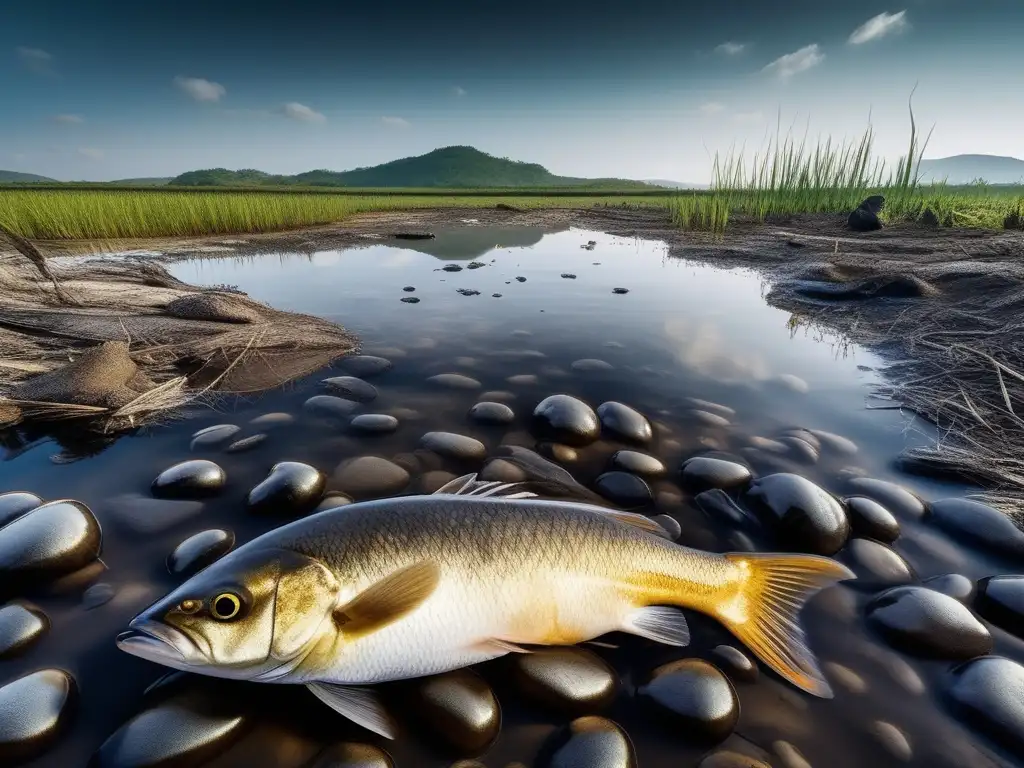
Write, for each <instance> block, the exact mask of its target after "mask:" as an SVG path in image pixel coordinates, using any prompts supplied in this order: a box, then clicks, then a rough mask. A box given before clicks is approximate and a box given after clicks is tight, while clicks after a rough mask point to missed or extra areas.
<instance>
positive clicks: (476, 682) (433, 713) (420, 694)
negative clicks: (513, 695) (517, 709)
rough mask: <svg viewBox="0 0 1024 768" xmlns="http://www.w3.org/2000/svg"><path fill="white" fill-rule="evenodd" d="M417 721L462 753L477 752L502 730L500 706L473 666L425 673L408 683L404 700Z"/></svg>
mask: <svg viewBox="0 0 1024 768" xmlns="http://www.w3.org/2000/svg"><path fill="white" fill-rule="evenodd" d="M405 703H406V704H407V705H408V706H409V708H410V711H412V712H415V713H416V724H417V726H418V727H419V728H420V729H421V730H423V731H424V735H427V736H429V737H430V738H431V740H433V741H437V742H440V743H441V744H442V745H443V746H444V747H446V748H447V749H449V750H451V751H454V752H455V753H457V754H459V755H466V756H473V755H478V754H480V753H481V752H483V751H484V750H486V749H487V747H489V746H490V745H491V744H492V743H493V742H494V740H495V739H496V738H498V732H499V731H500V730H501V707H500V706H499V705H498V700H497V698H495V696H494V692H493V691H492V690H491V687H490V686H489V685H488V684H487V682H486V681H485V680H484V679H483V678H482V677H480V675H478V674H477V673H476V672H474V671H472V670H470V669H458V670H455V671H453V672H446V673H444V674H442V675H435V676H433V677H425V678H422V679H420V680H416V681H414V682H412V683H411V684H410V685H409V696H408V698H407V699H406V700H405Z"/></svg>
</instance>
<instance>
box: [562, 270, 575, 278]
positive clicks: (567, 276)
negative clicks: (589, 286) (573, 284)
mask: <svg viewBox="0 0 1024 768" xmlns="http://www.w3.org/2000/svg"><path fill="white" fill-rule="evenodd" d="M562 277H563V278H564V279H565V280H575V279H576V275H574V274H572V273H571V272H563V273H562Z"/></svg>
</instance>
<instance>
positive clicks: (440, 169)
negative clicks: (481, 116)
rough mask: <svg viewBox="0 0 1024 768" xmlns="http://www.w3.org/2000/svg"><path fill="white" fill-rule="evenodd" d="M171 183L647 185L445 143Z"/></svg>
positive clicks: (211, 173)
mask: <svg viewBox="0 0 1024 768" xmlns="http://www.w3.org/2000/svg"><path fill="white" fill-rule="evenodd" d="M171 183H172V184H175V185H179V184H180V185H187V186H201V187H205V186H254V185H255V186H262V185H297V186H317V187H365V188H375V187H406V188H410V187H411V188H428V187H437V188H441V189H458V188H465V189H481V188H488V187H576V186H579V187H583V186H585V187H588V188H608V189H634V188H635V189H650V186H649V185H647V184H645V183H643V182H641V181H631V180H628V179H583V178H575V177H571V176H556V175H555V174H553V173H551V172H550V171H549V170H548V169H547V168H545V167H544V166H542V165H538V164H536V163H523V162H519V161H517V160H509V159H507V158H500V157H494V156H493V155H488V154H487V153H485V152H481V151H480V150H478V149H474V148H473V147H444V148H442V149H435V150H434V151H433V152H428V153H427V154H425V155H419V156H417V157H405V158H402V159H401V160H392V161H391V162H390V163H384V164H383V165H375V166H373V167H370V168H356V169H354V170H351V171H327V170H317V171H307V172H305V173H299V174H296V175H294V176H278V175H272V174H268V173H264V172H263V171H257V170H253V169H251V168H250V169H244V170H240V171H229V170H228V169H226V168H211V169H208V170H203V171H189V172H188V173H183V174H181V175H180V176H177V177H175V178H174V179H173V180H172V181H171Z"/></svg>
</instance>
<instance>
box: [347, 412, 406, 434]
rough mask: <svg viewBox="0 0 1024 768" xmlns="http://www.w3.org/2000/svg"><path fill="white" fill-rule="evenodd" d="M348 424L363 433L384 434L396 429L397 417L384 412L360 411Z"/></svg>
mask: <svg viewBox="0 0 1024 768" xmlns="http://www.w3.org/2000/svg"><path fill="white" fill-rule="evenodd" d="M348 426H349V428H350V429H353V430H355V431H356V432H361V433H363V434H364V435H386V434H389V433H391V432H394V431H395V430H396V429H398V419H396V418H395V417H394V416H390V415H388V414H386V413H361V414H359V415H358V416H356V417H355V418H354V419H352V421H350V422H349V424H348Z"/></svg>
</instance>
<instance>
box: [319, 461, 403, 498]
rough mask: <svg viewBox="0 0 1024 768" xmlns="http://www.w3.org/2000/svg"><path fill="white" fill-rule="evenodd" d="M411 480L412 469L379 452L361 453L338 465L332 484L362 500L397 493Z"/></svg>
mask: <svg viewBox="0 0 1024 768" xmlns="http://www.w3.org/2000/svg"><path fill="white" fill-rule="evenodd" d="M408 484H409V473H408V472H407V471H406V470H405V469H404V468H402V467H400V466H398V465H397V464H395V463H393V462H390V461H388V460H387V459H382V458H380V457H379V456H359V457H357V458H354V459H348V460H346V461H343V462H342V463H341V464H339V465H338V467H337V469H335V470H334V474H333V475H331V485H332V487H334V488H337V489H338V490H340V491H342V492H344V493H346V494H348V495H349V496H351V497H352V498H353V499H357V500H361V499H367V498H374V497H378V496H386V495H388V494H390V493H397V492H398V491H400V490H402V489H403V488H405V487H406V486H407V485H408Z"/></svg>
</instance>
